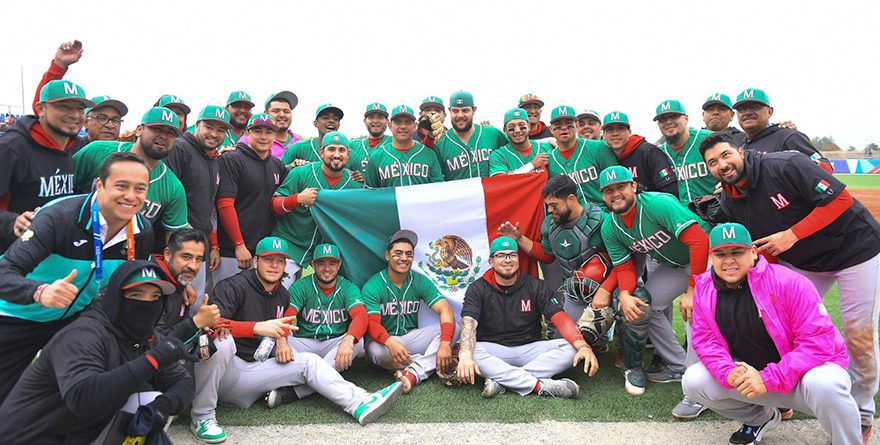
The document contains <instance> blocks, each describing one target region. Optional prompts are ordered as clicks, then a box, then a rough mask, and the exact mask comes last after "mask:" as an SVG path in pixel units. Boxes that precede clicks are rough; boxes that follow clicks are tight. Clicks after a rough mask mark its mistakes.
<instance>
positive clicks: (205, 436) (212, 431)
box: [189, 419, 226, 443]
mask: <svg viewBox="0 0 880 445" xmlns="http://www.w3.org/2000/svg"><path fill="white" fill-rule="evenodd" d="M189 429H190V431H192V433H193V435H194V436H196V439H199V440H201V441H202V442H206V443H223V442H226V432H225V431H223V428H220V424H219V423H217V419H205V420H193V421H192V422H190V424H189Z"/></svg>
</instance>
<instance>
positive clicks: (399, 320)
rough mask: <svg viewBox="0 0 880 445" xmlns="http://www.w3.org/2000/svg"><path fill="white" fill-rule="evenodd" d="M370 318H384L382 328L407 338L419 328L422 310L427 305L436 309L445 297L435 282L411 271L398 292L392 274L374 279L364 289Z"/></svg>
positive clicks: (380, 274) (380, 273) (377, 275)
mask: <svg viewBox="0 0 880 445" xmlns="http://www.w3.org/2000/svg"><path fill="white" fill-rule="evenodd" d="M361 295H362V296H363V299H364V305H365V306H366V307H367V314H370V315H372V314H379V315H381V316H382V327H384V328H385V330H386V331H388V333H389V334H390V335H406V334H407V333H409V331H411V330H413V329H416V328H418V327H419V307H420V306H421V302H422V301H424V302H425V304H427V305H428V307H433V306H434V305H435V304H437V303H438V302H439V301H440V300H442V299H443V296H442V295H440V291H438V290H437V287H435V286H434V283H432V282H431V280H429V279H427V278H426V277H425V276H423V275H419V274H417V273H414V272H413V271H410V272H409V273H407V274H406V278H405V279H404V280H403V286H402V287H400V288H398V287H397V286H396V285H395V284H394V283H392V282H391V279H390V278H388V270H387V269H386V270H383V271H381V272H379V273H377V274H376V275H373V276H372V277H370V279H369V280H367V282H366V283H364V287H363V289H361Z"/></svg>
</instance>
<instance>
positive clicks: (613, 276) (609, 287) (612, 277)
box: [599, 260, 635, 293]
mask: <svg viewBox="0 0 880 445" xmlns="http://www.w3.org/2000/svg"><path fill="white" fill-rule="evenodd" d="M630 261H632V260H630ZM630 261H627V262H630ZM633 270H635V268H633ZM617 281H618V279H617V268H614V269H611V273H610V274H609V275H608V278H606V279H605V281H603V282H602V285H601V286H599V287H600V288H602V289H605V290H606V291H608V292H609V293H610V292H614V288H616V287H617Z"/></svg>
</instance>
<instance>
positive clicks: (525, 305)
mask: <svg viewBox="0 0 880 445" xmlns="http://www.w3.org/2000/svg"><path fill="white" fill-rule="evenodd" d="M519 311H520V312H531V311H532V300H519Z"/></svg>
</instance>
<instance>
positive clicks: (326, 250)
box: [312, 244, 342, 260]
mask: <svg viewBox="0 0 880 445" xmlns="http://www.w3.org/2000/svg"><path fill="white" fill-rule="evenodd" d="M319 258H336V259H337V260H341V259H342V255H340V254H339V248H338V247H336V246H334V245H333V244H318V246H317V247H315V254H314V256H313V257H312V259H314V260H317V259H319Z"/></svg>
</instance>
